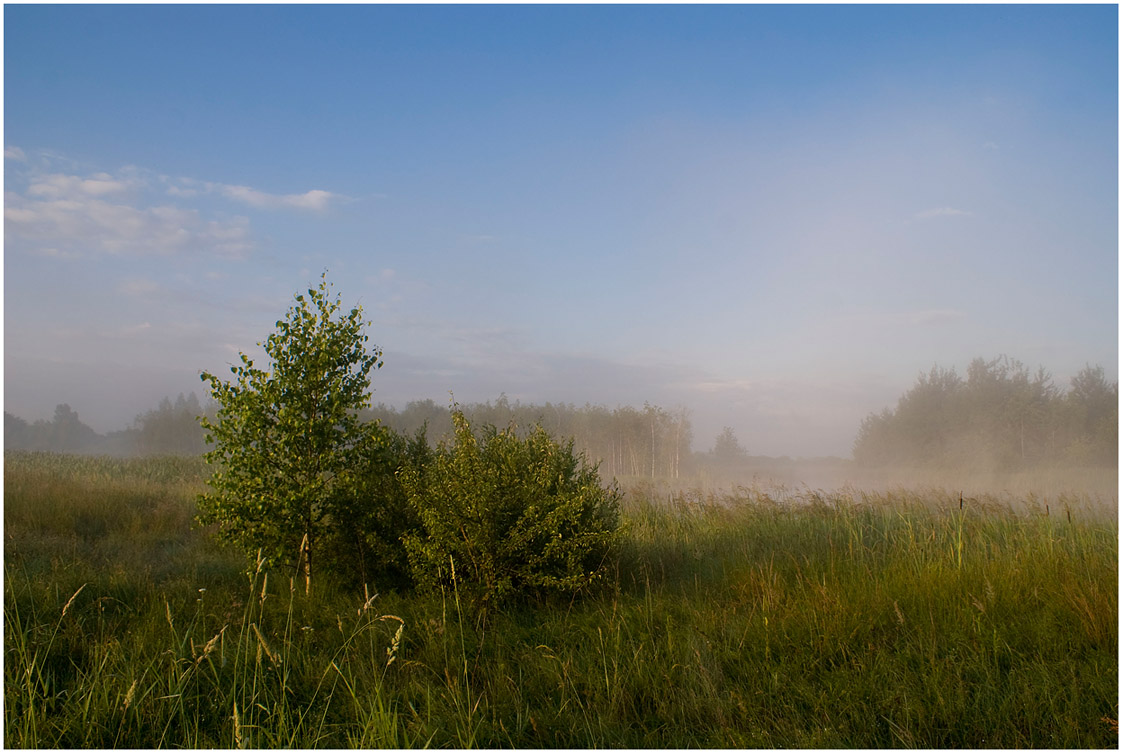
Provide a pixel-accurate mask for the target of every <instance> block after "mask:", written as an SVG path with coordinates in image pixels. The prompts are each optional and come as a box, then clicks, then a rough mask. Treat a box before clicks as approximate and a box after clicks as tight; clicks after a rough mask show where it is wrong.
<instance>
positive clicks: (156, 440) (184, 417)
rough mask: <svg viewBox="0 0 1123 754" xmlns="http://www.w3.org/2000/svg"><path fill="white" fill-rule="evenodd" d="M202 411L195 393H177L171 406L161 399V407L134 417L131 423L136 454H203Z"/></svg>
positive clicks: (204, 445)
mask: <svg viewBox="0 0 1123 754" xmlns="http://www.w3.org/2000/svg"><path fill="white" fill-rule="evenodd" d="M202 413H203V409H202V407H201V406H200V405H199V399H198V398H196V397H195V393H191V394H189V395H188V396H187V397H184V395H183V393H180V394H179V396H178V397H177V398H176V400H175V403H174V404H173V403H172V402H171V400H170V399H168V398H164V399H163V400H162V401H160V405H159V406H158V407H157V408H155V409H153V410H151V411H147V412H145V413H143V414H140V415H139V416H137V418H136V420H135V421H134V422H133V429H134V433H133V438H134V442H135V446H136V450H137V452H139V453H142V454H153V455H156V454H161V455H162V454H170V455H197V454H200V453H202V452H203V451H204V450H206V434H205V432H204V430H203V428H202V427H201V426H200V423H199V417H200V416H201V415H202Z"/></svg>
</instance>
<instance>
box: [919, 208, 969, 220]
mask: <svg viewBox="0 0 1123 754" xmlns="http://www.w3.org/2000/svg"><path fill="white" fill-rule="evenodd" d="M972 214H973V213H971V212H968V211H967V210H965V209H956V208H955V207H934V208H932V209H926V210H923V211H921V212H917V213H916V214H915V215H913V217H914V218H915V219H917V220H930V219H932V218H934V217H970V216H971V215H972Z"/></svg>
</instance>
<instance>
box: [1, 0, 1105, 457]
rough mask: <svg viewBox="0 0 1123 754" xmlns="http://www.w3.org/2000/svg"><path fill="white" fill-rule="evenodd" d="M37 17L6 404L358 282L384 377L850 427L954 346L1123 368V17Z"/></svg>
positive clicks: (486, 396)
mask: <svg viewBox="0 0 1123 754" xmlns="http://www.w3.org/2000/svg"><path fill="white" fill-rule="evenodd" d="M1117 13H1118V11H1117V8H1116V6H1114V5H1084V6H1074V5H1065V6H1040V5H1036V6H1011V5H1001V6H958V5H955V6H952V5H943V6H886V5H867V6H800V5H792V6H754V5H737V6H421V5H408V6H365V5H363V6H354V5H343V6H315V5H313V6H291V5H284V6H262V5H250V6H224V5H199V6H136V5H125V6H66V5H6V6H5V7H4V30H3V33H4V118H3V126H4V131H3V142H4V269H3V273H4V328H3V331H4V391H3V392H4V408H5V410H6V411H9V412H12V413H14V414H16V415H18V416H20V417H22V418H24V419H27V420H29V421H32V420H36V419H48V420H49V419H50V418H51V417H52V416H53V413H54V407H55V405H56V404H58V403H64V402H65V403H68V404H70V406H71V408H72V409H74V410H75V411H77V412H78V414H79V416H80V418H81V419H82V420H83V421H84V422H85V423H87V424H89V425H90V426H92V427H93V428H94V429H96V430H98V431H99V432H106V431H110V430H115V429H123V428H125V427H126V426H128V425H129V423H130V422H132V421H133V419H134V418H135V417H136V415H137V414H139V413H141V412H143V411H146V410H149V409H151V408H153V407H155V406H156V404H157V403H158V402H159V401H160V399H161V398H162V397H164V396H171V397H173V398H174V396H175V395H177V394H178V393H180V392H184V393H186V392H190V391H194V392H196V394H197V395H198V396H199V397H200V399H201V400H202V399H205V398H206V397H207V396H206V391H205V387H206V386H205V385H204V384H203V383H202V382H201V381H200V380H199V374H200V372H202V371H213V372H216V373H218V372H223V371H225V370H226V368H227V366H228V365H230V364H234V363H237V361H238V353H239V352H245V353H247V354H250V355H251V356H254V357H260V356H261V354H262V352H261V350H260V349H259V348H258V347H257V345H256V344H257V343H258V342H259V341H263V340H264V339H265V338H266V337H267V336H268V335H269V333H270V332H271V331H272V330H273V329H274V324H275V322H276V321H277V320H278V319H280V318H281V317H282V316H284V314H285V312H286V311H287V309H288V308H289V307H290V306H291V305H292V303H293V296H294V295H295V294H296V293H298V292H300V291H301V290H303V289H305V288H307V287H309V286H311V285H315V284H317V282H318V281H319V279H320V276H321V275H322V274H323V273H324V272H325V271H326V272H327V276H328V279H329V280H330V281H331V282H332V283H333V285H334V290H335V292H336V293H338V294H339V296H340V297H341V300H342V302H343V303H344V304H345V305H346V306H348V307H349V306H353V305H355V304H358V305H361V306H362V307H363V310H364V314H365V318H366V320H367V321H368V322H369V324H370V329H369V333H370V336H371V341H372V342H373V343H374V344H376V345H377V346H378V347H379V348H381V349H382V351H383V358H384V366H383V367H382V369H381V370H379V371H378V372H377V373H375V374H374V375H373V377H372V387H373V389H374V393H373V401H374V402H375V403H379V402H382V403H386V404H388V405H392V406H397V407H399V408H401V407H404V406H405V404H406V403H407V402H408V401H410V400H416V399H425V398H432V399H433V400H436V401H438V402H441V403H444V402H447V401H448V400H449V396H450V393H451V394H452V395H453V396H454V397H455V399H456V400H457V401H459V402H461V403H472V402H476V401H486V400H494V399H496V398H498V397H499V396H500V395H501V394H506V395H507V397H508V398H509V399H510V400H512V401H514V400H520V401H522V402H524V403H544V402H546V401H551V402H567V403H574V404H577V405H583V404H585V403H587V402H588V403H593V404H600V405H605V406H609V407H614V406H618V405H632V406H637V407H640V406H642V405H643V403H644V402H650V403H653V404H656V405H660V406H663V407H664V408H668V409H672V408H675V407H679V406H681V407H685V408H686V409H688V411H689V412H690V416H691V420H692V422H693V426H694V434H695V439H694V445H695V449H697V450H706V449H707V448H709V447H711V446H712V444H713V439H714V437H715V436H716V435H717V434H718V433H719V432H720V431H721V429H722V427H724V426H729V427H732V428H733V429H734V431H735V432H736V435H737V437H738V438H739V440H740V441H741V443H742V445H744V446H745V447H746V448H747V449H748V451H749V452H750V453H753V454H759V455H790V456H816V455H839V456H843V457H846V456H849V454H850V452H851V448H852V445H853V441H854V437H855V434H856V432H857V429H858V427H859V425H860V423H861V420H862V419H863V417H865V416H866V415H868V414H869V413H870V412H874V411H880V410H881V409H883V408H885V407H891V406H893V405H895V403H896V400H897V398H898V397H899V396H900V395H901V394H902V393H904V392H905V391H906V390H907V389H909V388H910V387H911V386H912V385H913V384H914V383H915V381H916V378H917V376H918V375H919V374H920V373H922V372H927V371H928V370H929V369H930V368H931V367H932V366H933V365H940V366H941V367H945V368H947V367H954V368H956V369H957V371H958V372H959V374H961V375H963V374H965V372H966V367H967V365H968V363H970V361H971V360H972V359H974V358H976V357H984V358H988V359H989V358H994V357H996V356H999V355H1000V354H1005V355H1008V356H1010V357H1011V358H1014V359H1019V360H1021V361H1023V362H1024V363H1025V364H1026V365H1027V366H1029V367H1030V368H1031V369H1036V368H1037V367H1038V366H1044V367H1045V368H1046V369H1047V370H1049V371H1050V372H1051V373H1052V375H1053V378H1054V381H1055V382H1056V383H1057V385H1058V386H1059V387H1062V388H1067V386H1068V381H1069V379H1070V378H1071V377H1072V376H1073V375H1075V374H1076V373H1077V372H1078V371H1079V370H1080V369H1081V368H1082V367H1084V366H1085V364H1093V365H1094V364H1100V365H1102V366H1103V367H1104V368H1105V370H1106V371H1107V374H1108V376H1109V378H1110V379H1113V380H1114V379H1117V375H1118V342H1119V339H1118V324H1119V314H1118V287H1119V273H1118V209H1119V201H1118V186H1119V179H1118V143H1119V136H1118V71H1119V66H1118V16H1117Z"/></svg>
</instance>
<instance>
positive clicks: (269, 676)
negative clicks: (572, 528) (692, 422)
mask: <svg viewBox="0 0 1123 754" xmlns="http://www.w3.org/2000/svg"><path fill="white" fill-rule="evenodd" d="M205 473H206V471H205V467H204V466H203V464H202V462H201V461H199V460H195V459H173V458H167V459H149V460H121V459H103V458H83V457H66V456H56V455H46V454H16V453H8V454H6V455H5V469H4V485H5V486H4V546H5V552H4V568H5V579H4V617H5V622H4V632H5V633H4V649H5V663H4V683H5V687H4V696H5V705H4V723H5V734H4V735H5V739H4V744H5V745H6V746H9V747H68V748H85V747H99V748H109V747H129V748H144V747H193V748H206V747H238V746H245V747H265V748H271V747H301V748H304V747H356V746H363V747H421V746H430V747H493V748H495V747H498V748H505V747H520V748H584V747H594V746H595V747H629V748H651V747H722V748H742V747H796V748H879V747H890V748H912V747H920V748H947V747H985V748H1005V747H1033V748H1099V747H1112V748H1114V747H1116V746H1117V745H1118V734H1117V724H1116V722H1115V721H1116V720H1117V719H1118V623H1117V616H1118V528H1117V518H1116V516H1117V513H1116V504H1115V501H1114V500H1113V499H1112V500H1109V501H1106V502H1104V501H1102V500H1099V499H1096V498H1091V497H1088V496H1084V495H1071V496H1067V497H1066V496H1064V495H1059V494H1055V493H1053V494H1050V496H1049V497H1034V496H1033V495H1019V496H1018V497H1014V496H1012V495H992V496H988V495H982V494H978V495H974V496H971V497H968V498H967V499H965V500H964V501H963V503H962V507H961V503H960V498H959V495H958V492H945V491H942V490H938V489H933V490H929V491H906V490H904V489H898V490H895V491H888V492H885V491H882V492H878V493H862V492H857V491H851V490H844V491H841V492H817V491H814V490H810V489H807V488H802V489H797V490H791V489H789V490H786V491H785V492H784V494H776V493H775V492H773V491H769V490H767V489H756V488H744V487H736V488H732V489H728V490H725V491H722V492H717V491H710V492H703V491H690V490H686V491H680V492H676V493H673V494H671V493H666V492H655V491H653V490H654V489H655V488H651V487H649V488H646V490H645V489H644V488H635V489H632V490H630V491H628V494H627V495H626V497H625V502H624V510H623V514H624V521H625V526H626V533H625V537H624V545H623V547H622V548H621V550H620V552H619V553H618V555H617V558H616V561H615V562H614V563H613V567H612V568H611V571H610V577H609V578H608V579H606V580H605V581H604V582H603V583H602V584H600V585H599V587H598V588H597V589H596V590H595V591H592V592H589V593H588V594H585V595H582V597H581V598H579V599H577V600H573V601H564V602H543V603H533V602H532V603H520V604H515V605H511V606H509V607H507V608H506V609H505V610H504V611H503V612H501V613H499V614H498V615H495V616H494V617H493V618H492V619H491V620H490V621H489V622H488V623H487V624H486V625H479V624H477V623H476V622H475V620H474V619H473V618H472V616H471V615H470V613H469V611H468V609H467V606H466V605H464V604H461V601H460V599H459V594H458V593H457V591H456V590H453V591H450V592H447V593H444V594H434V595H424V596H422V595H417V594H408V593H407V594H394V593H381V594H379V593H377V590H378V586H377V585H370V586H369V590H368V591H367V592H366V593H361V592H360V593H355V592H346V591H343V590H341V589H338V588H336V587H333V586H332V585H331V584H330V583H327V582H326V581H324V582H322V583H320V584H319V585H316V586H314V588H313V591H312V593H311V595H310V596H306V595H305V594H304V591H303V588H295V589H294V588H293V587H292V581H291V578H290V576H291V575H290V574H285V573H263V572H259V573H254V574H252V575H247V574H246V573H245V559H244V557H243V556H242V554H240V553H238V552H235V551H232V550H224V549H220V548H219V547H218V546H217V545H215V544H214V543H213V542H212V541H211V540H210V538H209V537H208V536H207V534H206V532H203V531H199V530H196V529H193V528H192V519H193V516H194V506H195V502H194V499H195V498H194V496H195V495H196V494H197V493H198V492H200V491H201V490H202V488H203V478H204V475H205Z"/></svg>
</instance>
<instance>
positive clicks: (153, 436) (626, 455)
mask: <svg viewBox="0 0 1123 754" xmlns="http://www.w3.org/2000/svg"><path fill="white" fill-rule="evenodd" d="M215 410H216V409H215V406H214V404H213V402H209V403H208V404H207V405H206V406H203V405H202V404H200V402H199V399H198V398H197V397H196V395H195V394H194V393H189V394H187V395H184V394H182V393H181V394H180V395H179V396H178V397H176V398H175V400H174V401H173V400H172V399H171V398H164V399H163V400H162V401H161V402H160V404H159V405H158V406H157V407H156V408H153V409H151V410H149V411H145V412H143V413H141V414H138V415H137V417H136V418H135V419H134V420H133V422H132V424H131V425H130V426H129V427H127V428H126V429H124V430H119V431H116V432H110V433H108V434H105V435H101V434H98V433H97V432H95V431H94V430H93V429H91V428H90V427H88V426H87V425H85V424H83V423H82V422H81V421H80V419H79V417H78V413H77V412H75V411H74V410H72V409H71V408H70V406H69V405H67V404H60V405H59V406H58V407H57V408H56V410H55V416H54V418H53V419H52V420H51V421H49V422H48V421H42V420H40V421H37V422H34V423H28V422H26V421H24V420H23V419H20V418H19V417H17V416H14V415H12V414H10V413H5V415H4V442H5V447H7V448H9V449H13V450H39V451H52V452H58V453H95V454H106V455H128V454H136V455H200V454H202V453H203V452H205V450H206V442H205V436H206V435H205V432H204V430H203V428H202V426H201V424H200V422H199V417H201V416H212V417H213V416H214V412H215ZM459 410H460V411H461V412H462V413H463V414H464V415H465V416H466V417H467V418H468V419H469V420H470V421H471V422H472V423H473V424H475V425H478V426H488V425H490V426H495V427H498V428H501V429H503V428H508V427H512V426H513V427H514V428H515V429H516V431H517V432H519V433H521V434H527V433H529V432H531V431H532V430H533V428H534V427H536V426H541V427H542V428H543V429H545V430H546V431H547V432H548V433H549V434H550V435H551V436H553V437H558V438H572V439H573V441H574V446H575V449H576V450H577V451H578V452H580V453H583V454H584V455H585V456H586V458H588V459H589V460H590V461H592V462H595V463H599V464H600V470H601V473H602V474H603V475H605V476H606V477H609V478H611V477H625V476H631V477H648V478H671V479H677V478H679V477H681V476H687V475H690V474H693V473H695V472H696V471H697V470H698V469H700V468H702V467H704V466H706V465H707V464H711V463H721V464H728V463H729V462H730V461H734V460H736V454H737V453H744V450H743V448H740V446H739V445H738V444H737V441H736V439H735V438H734V439H733V441H732V442H733V446H734V447H735V450H733V451H732V455H731V450H730V448H731V446H730V444H729V438H730V437H732V432H733V430H732V429H729V428H726V429H725V431H724V433H723V435H722V436H720V437H719V438H718V440H717V441H716V442H715V451H716V453H715V451H709V452H705V453H695V452H693V451H692V449H691V444H692V442H693V439H694V430H693V427H692V426H691V422H690V416H689V413H688V412H687V411H686V409H684V408H676V409H673V410H668V409H665V408H662V407H660V406H655V405H652V404H650V403H644V405H643V408H635V407H633V406H617V407H616V408H609V407H607V406H602V405H592V404H585V405H584V406H575V405H573V404H568V403H549V402H547V403H544V404H535V403H522V402H520V401H517V400H516V401H511V400H509V399H508V398H507V396H506V395H500V397H499V398H498V399H497V400H496V401H494V402H493V401H486V402H482V403H470V404H465V405H462V406H460V407H459ZM358 417H359V419H360V421H365V422H370V421H378V422H380V423H381V424H382V425H384V426H386V427H387V428H388V429H391V430H393V431H394V432H397V433H398V434H402V435H407V436H413V435H415V434H417V432H418V431H419V430H421V429H422V428H424V429H425V434H426V437H427V438H428V441H429V443H430V444H431V445H433V446H435V445H436V443H437V442H438V441H440V440H441V439H442V438H446V437H450V436H451V435H452V434H453V426H452V420H451V412H450V411H449V406H448V405H443V406H442V405H440V404H438V403H437V402H436V401H434V400H432V399H426V400H417V401H411V402H409V403H408V404H406V406H405V407H404V408H402V409H396V408H394V407H392V406H387V405H386V404H384V403H380V404H378V405H376V406H373V407H370V408H364V409H362V410H360V411H359V413H358ZM723 443H724V444H723Z"/></svg>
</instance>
